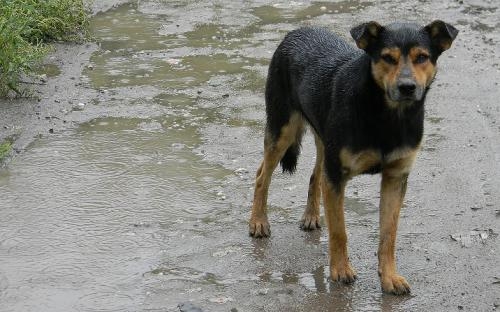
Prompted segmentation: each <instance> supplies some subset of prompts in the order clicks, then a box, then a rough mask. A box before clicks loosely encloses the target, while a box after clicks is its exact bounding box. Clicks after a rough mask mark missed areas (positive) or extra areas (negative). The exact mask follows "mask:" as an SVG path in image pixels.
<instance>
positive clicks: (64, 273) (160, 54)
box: [0, 0, 500, 312]
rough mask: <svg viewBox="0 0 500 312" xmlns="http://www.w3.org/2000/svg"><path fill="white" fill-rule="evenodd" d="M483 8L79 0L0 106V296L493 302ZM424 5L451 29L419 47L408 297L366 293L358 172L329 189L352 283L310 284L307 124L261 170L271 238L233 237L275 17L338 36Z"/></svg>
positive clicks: (239, 228)
mask: <svg viewBox="0 0 500 312" xmlns="http://www.w3.org/2000/svg"><path fill="white" fill-rule="evenodd" d="M95 2H98V1H95ZM403 3H404V4H403ZM499 6H500V5H499V4H498V2H496V1H485V0H475V1H439V2H438V1H425V0H420V1H415V0H411V1H404V2H403V1H371V0H365V1H340V2H339V1H335V2H309V1H301V2H298V1H297V2H291V3H289V2H268V1H259V0H252V1H245V2H244V3H240V2H239V1H221V2H210V3H206V2H203V1H199V2H197V1H189V2H188V1H133V2H130V3H129V2H127V1H109V2H105V3H104V4H99V3H97V4H94V8H93V12H94V14H95V16H94V18H93V20H92V31H93V34H94V35H95V38H96V43H88V44H84V45H58V46H57V50H56V51H55V52H54V53H53V54H52V55H51V56H49V57H48V58H47V60H46V70H47V73H46V74H47V76H48V78H47V79H46V80H47V81H46V82H42V85H35V86H34V87H35V92H34V95H35V96H37V97H38V98H39V100H35V99H15V100H2V103H1V105H0V122H1V123H0V125H1V127H0V139H2V140H3V139H5V138H7V137H8V138H11V139H12V140H14V148H15V153H14V154H13V157H12V158H11V159H10V160H9V161H8V162H7V163H6V165H5V166H4V168H3V169H1V170H0V311H2V312H3V311H23V312H24V311H198V310H200V309H201V310H203V311H457V310H463V311H493V310H497V309H498V306H499V305H500V265H499V263H500V255H499V252H500V249H499V240H498V233H500V217H499V211H500V195H499V190H500V175H499V174H500V124H499V120H500V119H499V117H500V107H499V103H498V99H499V98H500V88H499V86H498V82H499V81H500V59H499V55H500V33H499V32H498V27H500V22H499V21H500V8H499ZM437 18H439V19H443V20H446V21H447V22H449V23H451V24H453V25H455V26H456V27H457V28H458V29H459V30H460V34H459V36H458V38H457V40H456V41H455V43H454V44H453V47H452V48H451V49H450V50H449V51H447V52H446V53H445V54H444V55H443V56H442V57H441V59H440V60H439V67H440V72H439V73H438V76H437V79H436V81H435V82H434V85H433V88H432V90H431V91H430V94H429V96H428V100H427V102H426V107H427V112H426V124H425V126H426V129H425V143H424V148H423V150H422V152H421V153H420V155H419V157H418V160H417V162H416V165H415V169H414V171H413V173H412V175H411V176H410V180H409V188H408V195H407V198H406V204H405V207H404V209H403V211H402V216H401V220H400V227H399V232H398V248H397V257H398V266H399V270H400V273H402V274H403V275H404V276H406V278H407V279H408V281H409V282H410V283H411V285H412V293H411V295H409V296H403V297H395V296H391V295H384V294H382V293H381V291H380V286H379V281H378V277H377V273H376V267H377V257H376V255H375V252H376V250H377V244H378V208H377V206H378V200H379V198H378V184H379V177H377V176H363V177H359V178H356V179H355V180H353V181H352V182H351V183H350V185H349V188H348V191H347V200H346V207H345V210H346V222H347V226H348V239H349V246H350V257H351V261H352V264H353V266H354V267H355V268H356V269H357V272H358V275H359V279H358V281H356V283H354V284H353V285H351V286H344V285H339V284H336V283H331V282H329V280H328V271H329V269H328V255H327V243H328V242H327V239H326V230H325V229H323V230H322V231H316V232H311V233H305V232H302V231H301V230H300V229H299V226H298V220H299V218H300V216H301V214H302V211H303V209H304V207H305V204H306V194H307V185H308V178H309V174H310V172H311V170H312V166H313V163H314V158H315V155H314V146H313V144H312V140H311V137H310V136H307V138H306V140H305V142H304V147H303V153H302V155H301V158H300V160H299V169H298V172H297V174H295V175H294V176H291V177H290V176H287V175H283V174H281V173H279V172H276V173H275V175H274V180H273V184H272V186H271V191H270V197H269V209H270V221H271V226H272V229H273V233H272V237H271V238H269V239H261V240H257V239H251V238H250V237H248V232H247V218H248V216H249V209H250V205H251V199H252V187H253V176H254V174H255V170H256V168H257V165H258V163H259V162H260V160H261V157H262V141H263V139H262V136H263V126H264V106H263V86H264V82H265V75H266V68H267V65H268V63H269V59H270V57H271V55H272V52H273V50H274V49H275V48H276V46H277V44H278V43H279V41H280V40H281V39H282V38H283V36H284V35H285V33H286V32H287V31H290V30H292V29H295V28H297V27H299V26H301V25H320V26H325V27H328V28H330V29H332V30H334V31H336V32H337V33H339V34H341V35H343V36H344V37H345V38H346V39H347V40H350V38H349V37H348V31H349V29H350V27H351V26H353V25H355V24H358V23H360V22H361V21H368V20H378V21H380V22H382V23H386V22H391V21H394V20H411V21H416V22H418V23H421V24H424V23H428V22H430V21H432V20H433V19H437Z"/></svg>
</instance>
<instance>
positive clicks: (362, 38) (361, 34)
mask: <svg viewBox="0 0 500 312" xmlns="http://www.w3.org/2000/svg"><path fill="white" fill-rule="evenodd" d="M383 29H384V27H382V26H381V25H380V24H379V23H377V22H373V21H372V22H368V23H363V24H361V25H358V26H356V27H353V28H352V29H351V36H352V37H353V38H354V41H356V45H357V46H358V48H360V49H363V50H365V51H366V50H367V49H369V47H370V46H371V45H373V43H375V42H376V41H377V40H378V38H379V36H380V33H381V32H382V30H383Z"/></svg>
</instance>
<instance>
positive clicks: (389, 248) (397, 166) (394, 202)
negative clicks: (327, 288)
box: [378, 149, 417, 295]
mask: <svg viewBox="0 0 500 312" xmlns="http://www.w3.org/2000/svg"><path fill="white" fill-rule="evenodd" d="M416 154H417V149H413V150H406V151H402V150H400V151H396V152H393V153H391V154H390V155H392V158H393V159H394V160H393V161H392V162H390V163H388V164H386V165H385V167H384V171H383V172H382V183H381V189H380V243H379V248H378V259H379V266H378V273H379V275H380V283H381V285H382V290H383V291H385V292H388V293H393V294H396V295H401V294H406V293H409V292H410V285H409V284H408V282H407V281H406V280H405V278H404V277H402V276H401V275H399V274H398V273H397V268H396V256H395V247H396V234H397V228H398V221H399V212H400V210H401V207H402V205H403V199H404V196H405V193H406V184H407V179H408V174H409V172H410V169H411V166H412V164H413V162H414V160H415V157H416ZM403 155H404V157H403ZM389 158H390V157H389Z"/></svg>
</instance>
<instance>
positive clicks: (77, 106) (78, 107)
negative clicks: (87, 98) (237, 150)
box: [73, 102, 85, 111]
mask: <svg viewBox="0 0 500 312" xmlns="http://www.w3.org/2000/svg"><path fill="white" fill-rule="evenodd" d="M84 108H85V103H82V102H80V103H78V104H76V105H74V106H73V110H78V111H81V110H83V109H84Z"/></svg>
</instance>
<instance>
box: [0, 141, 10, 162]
mask: <svg viewBox="0 0 500 312" xmlns="http://www.w3.org/2000/svg"><path fill="white" fill-rule="evenodd" d="M11 150H12V143H10V142H4V143H2V144H0V163H2V162H3V160H4V159H5V158H6V157H7V156H9V154H10V151H11Z"/></svg>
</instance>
